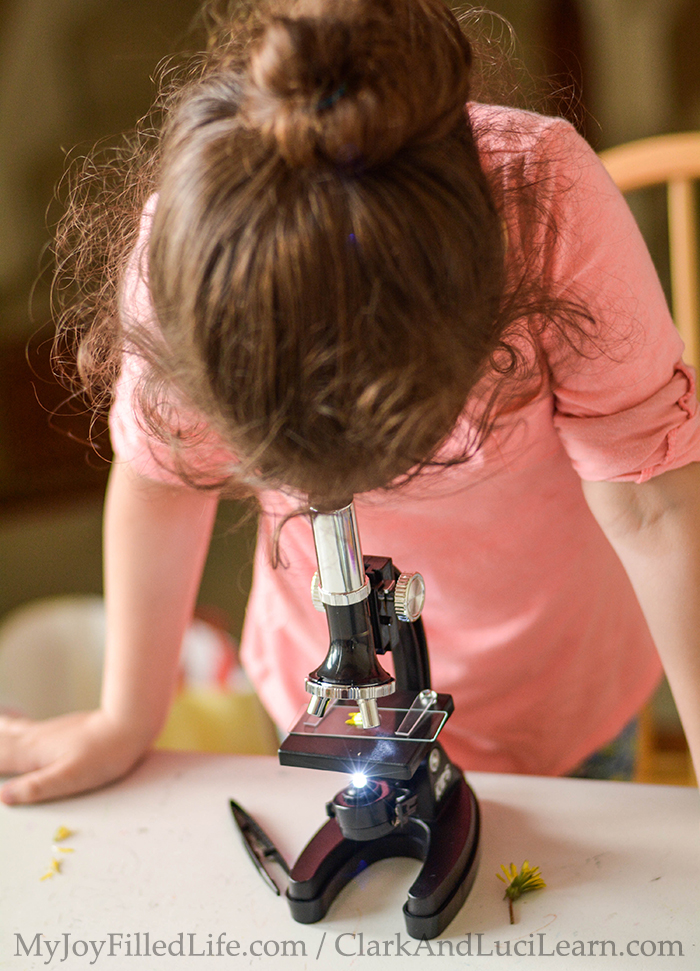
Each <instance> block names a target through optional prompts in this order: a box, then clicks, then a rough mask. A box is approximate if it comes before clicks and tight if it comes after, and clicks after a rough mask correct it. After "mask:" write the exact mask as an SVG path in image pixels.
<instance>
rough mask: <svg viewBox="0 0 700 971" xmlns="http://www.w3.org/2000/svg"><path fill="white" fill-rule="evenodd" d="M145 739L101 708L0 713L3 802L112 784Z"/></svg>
mask: <svg viewBox="0 0 700 971" xmlns="http://www.w3.org/2000/svg"><path fill="white" fill-rule="evenodd" d="M150 742H151V739H150V738H148V737H144V735H143V734H142V733H139V732H138V731H134V728H133V727H131V726H130V725H128V724H124V723H120V722H119V721H118V720H116V719H115V718H113V717H112V716H110V715H108V714H107V713H106V712H104V711H103V710H101V709H98V710H96V711H78V712H71V713H70V714H68V715H61V716H59V717H58V718H49V719H47V720H46V721H32V720H30V719H28V718H9V717H2V716H0V775H16V776H17V778H14V779H12V780H10V781H9V782H7V783H5V785H4V786H2V788H0V800H2V802H4V803H7V804H8V805H14V804H20V803H32V802H43V801H45V800H47V799H58V798H61V797H63V796H71V795H74V794H75V793H78V792H84V791H85V790H87V789H95V788H97V787H98V786H103V785H106V784H107V783H108V782H113V781H114V780H115V779H118V778H120V776H123V775H125V774H126V773H127V772H129V770H130V769H132V768H133V767H134V766H135V765H136V763H137V762H138V761H139V760H140V759H141V758H142V757H143V755H144V754H145V753H146V751H147V749H148V747H149V745H150Z"/></svg>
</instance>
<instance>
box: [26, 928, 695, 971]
mask: <svg viewBox="0 0 700 971" xmlns="http://www.w3.org/2000/svg"><path fill="white" fill-rule="evenodd" d="M14 939H15V948H14V956H15V957H24V958H26V957H30V956H31V957H36V958H41V959H43V964H44V965H46V966H48V965H51V964H54V965H58V964H60V963H63V962H64V961H67V960H68V959H69V958H71V959H77V960H84V961H85V962H86V963H87V964H89V965H94V964H97V962H98V961H108V960H109V959H110V958H122V959H124V958H131V957H134V958H142V957H160V958H187V957H212V958H217V957H226V958H235V957H239V956H240V957H247V956H252V957H260V958H263V957H264V958H287V957H310V958H312V959H313V958H315V959H316V960H319V959H320V958H321V957H328V958H330V957H332V956H333V955H336V956H340V957H347V958H358V957H368V958H371V957H399V958H401V957H423V958H427V957H438V958H439V957H454V956H457V957H483V958H489V957H497V958H506V957H541V958H546V957H569V956H570V957H593V958H600V957H614V956H616V955H629V956H630V957H638V958H652V957H653V958H659V957H684V956H685V955H684V950H683V944H682V942H681V941H671V940H658V941H654V940H651V939H649V940H642V939H636V938H635V939H634V940H630V941H626V942H625V943H619V942H616V941H612V940H585V941H584V940H579V939H573V940H565V939H562V938H557V939H554V938H551V937H550V936H548V935H547V934H544V933H537V934H529V935H528V936H527V937H518V938H515V939H509V938H504V939H497V940H489V939H487V937H486V935H485V934H480V933H479V934H476V933H474V934H472V933H469V934H466V935H465V936H464V937H461V938H459V939H452V940H416V939H415V938H412V937H407V936H405V935H404V934H402V933H400V932H398V933H396V934H393V935H391V936H389V937H387V938H383V939H381V940H379V939H376V938H372V937H369V936H365V934H364V933H363V932H361V931H360V932H347V933H343V934H336V935H335V936H334V937H331V936H329V935H328V933H327V932H324V933H323V935H322V937H321V938H320V940H318V941H314V942H307V941H303V940H274V939H267V940H253V941H249V942H248V943H244V942H242V941H240V940H238V939H236V938H234V937H231V936H229V935H228V934H227V933H226V932H225V931H224V932H221V933H219V934H218V935H214V934H206V935H205V934H201V933H187V932H185V931H181V932H180V933H179V934H176V935H175V936H174V937H170V938H169V939H167V940H166V939H164V938H162V937H158V936H157V935H156V934H153V933H151V932H150V931H146V932H144V931H138V932H135V933H128V934H127V933H121V932H114V933H110V934H107V935H106V936H104V937H101V938H99V939H94V938H90V937H78V936H76V935H73V934H70V933H65V934H61V935H59V936H58V937H55V938H50V937H48V936H45V935H43V934H42V933H41V932H35V933H33V934H31V933H29V934H19V933H16V934H15V935H14ZM72 966H74V965H72Z"/></svg>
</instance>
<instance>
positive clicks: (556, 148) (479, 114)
mask: <svg viewBox="0 0 700 971" xmlns="http://www.w3.org/2000/svg"><path fill="white" fill-rule="evenodd" d="M467 114H468V116H469V120H470V123H471V127H472V131H473V133H474V137H475V139H476V143H477V145H478V149H479V154H480V156H481V159H482V164H483V165H484V166H485V167H486V168H487V169H495V168H507V167H508V166H509V164H512V165H517V166H518V168H519V169H520V170H521V172H522V170H523V168H539V169H541V168H542V167H543V166H546V167H547V168H549V169H553V170H555V169H569V168H571V167H572V166H574V167H579V166H580V165H581V164H582V163H585V161H586V159H588V160H590V161H592V162H594V163H595V161H596V155H595V153H594V152H593V149H592V148H591V147H590V146H589V145H588V143H587V142H586V141H585V139H584V138H582V137H581V135H579V134H578V132H577V131H576V129H575V128H574V127H573V125H571V124H570V123H569V122H568V121H566V119H564V118H558V117H551V116H549V115H541V114H538V113H537V112H535V111H525V110H523V109H521V108H508V107H504V106H502V105H484V104H478V103H476V102H470V103H469V104H468V105H467Z"/></svg>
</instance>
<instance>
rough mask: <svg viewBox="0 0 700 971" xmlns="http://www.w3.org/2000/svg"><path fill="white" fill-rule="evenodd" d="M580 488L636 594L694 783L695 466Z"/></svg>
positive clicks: (699, 747) (698, 589) (699, 660)
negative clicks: (684, 743) (686, 746)
mask: <svg viewBox="0 0 700 971" xmlns="http://www.w3.org/2000/svg"><path fill="white" fill-rule="evenodd" d="M583 487H584V493H585V496H586V500H587V501H588V505H589V506H590V508H591V511H592V512H593V515H594V516H595V517H596V519H597V520H598V522H599V524H600V526H601V528H602V529H603V531H604V533H605V535H606V536H607V538H608V539H609V541H610V543H611V544H612V546H613V547H614V549H615V551H616V552H617V554H618V556H619V557H620V560H621V561H622V564H623V566H624V567H625V570H626V571H627V574H628V576H629V578H630V580H631V582H632V586H633V587H634V590H635V593H636V594H637V598H638V600H639V603H640V604H641V607H642V610H643V612H644V616H645V617H646V620H647V623H648V625H649V629H650V631H651V634H652V637H653V638H654V641H655V643H656V647H657V649H658V651H659V655H660V657H661V660H662V662H663V665H664V668H665V670H666V676H667V678H668V681H669V684H670V686H671V690H672V691H673V696H674V698H675V701H676V705H677V707H678V711H679V714H680V716H681V720H682V722H683V727H684V729H685V734H686V737H687V739H688V744H689V746H690V751H691V754H692V756H693V763H694V765H695V771H696V773H697V774H698V776H699V777H700V463H697V462H695V463H692V464H691V465H686V466H684V467H683V468H680V469H673V470H671V471H669V472H664V473H663V474H661V475H659V476H657V477H655V478H653V479H650V480H649V481H647V482H645V483H643V484H641V485H638V484H635V483H630V482H584V483H583Z"/></svg>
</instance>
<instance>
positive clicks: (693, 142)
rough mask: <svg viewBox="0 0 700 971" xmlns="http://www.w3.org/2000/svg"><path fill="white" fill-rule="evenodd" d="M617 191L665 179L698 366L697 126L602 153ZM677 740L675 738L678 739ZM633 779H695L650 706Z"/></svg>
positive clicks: (676, 265)
mask: <svg viewBox="0 0 700 971" xmlns="http://www.w3.org/2000/svg"><path fill="white" fill-rule="evenodd" d="M600 157H601V159H602V161H603V164H604V165H605V167H606V168H607V170H608V172H609V173H610V175H611V176H612V178H613V180H614V182H615V184H616V185H617V187H618V188H619V189H620V191H621V192H632V191H634V190H635V189H644V188H646V187H648V186H653V185H662V184H666V187H667V210H668V235H669V247H670V254H669V256H670V270H671V301H672V309H673V319H674V321H675V323H676V326H677V328H678V330H679V332H680V334H681V337H682V338H683V341H684V343H685V347H686V350H685V355H684V357H685V359H686V361H688V363H689V364H692V365H693V366H694V367H695V368H696V369H697V370H698V371H700V298H699V293H698V291H699V289H700V288H699V283H698V277H699V274H700V266H699V263H698V214H697V206H696V196H695V188H696V187H695V186H694V184H693V181H694V180H697V179H700V132H688V133H685V134H677V135H659V136H657V137H655V138H644V139H641V140H640V141H636V142H628V143H627V144H625V145H620V146H618V147H617V148H611V149H608V150H607V151H605V152H602V153H601V156H600ZM677 744H680V740H678V742H677ZM636 778H637V781H640V782H672V783H681V784H683V783H685V784H688V785H694V784H696V781H695V778H694V774H693V768H692V763H691V760H690V755H689V753H688V752H687V750H685V751H684V750H682V749H681V750H679V749H678V748H676V747H675V745H674V746H671V747H669V745H668V740H667V741H666V742H665V743H664V740H663V739H662V738H661V737H660V733H659V730H658V727H657V725H656V719H655V717H654V711H653V706H652V705H648V706H646V707H645V709H644V710H643V711H642V712H641V717H640V745H639V756H638V768H637V776H636Z"/></svg>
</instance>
